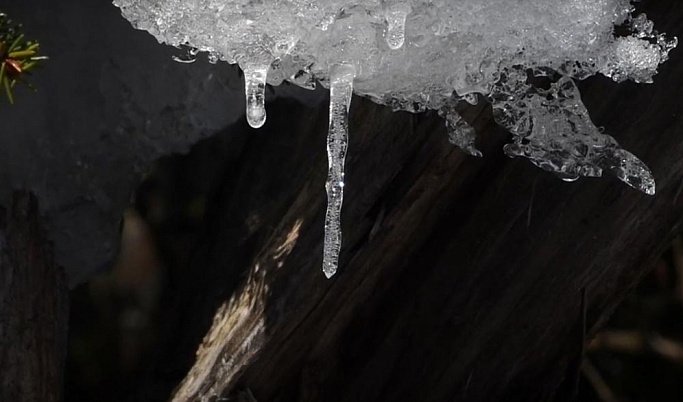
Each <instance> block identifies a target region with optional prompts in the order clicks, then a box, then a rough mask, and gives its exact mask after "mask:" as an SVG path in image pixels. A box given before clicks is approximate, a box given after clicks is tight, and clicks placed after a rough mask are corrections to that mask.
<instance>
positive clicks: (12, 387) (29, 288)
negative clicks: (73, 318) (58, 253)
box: [0, 192, 68, 402]
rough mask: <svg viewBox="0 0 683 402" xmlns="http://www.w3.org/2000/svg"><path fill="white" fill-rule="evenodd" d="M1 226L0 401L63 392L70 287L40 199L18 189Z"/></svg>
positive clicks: (26, 401)
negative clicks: (56, 260)
mask: <svg viewBox="0 0 683 402" xmlns="http://www.w3.org/2000/svg"><path fill="white" fill-rule="evenodd" d="M2 217H3V222H2V227H0V401H16V402H57V401H60V400H61V396H62V381H63V373H64V359H65V354H66V340H67V325H68V288H67V284H66V278H65V275H64V272H63V271H62V269H61V268H60V267H57V266H55V264H54V260H53V253H52V245H51V243H49V242H48V240H47V239H46V237H45V232H44V229H43V226H42V222H41V218H40V213H39V210H38V202H37V200H36V198H35V197H34V196H33V195H30V194H29V193H26V192H17V193H15V194H14V197H13V205H12V209H11V211H10V213H9V216H8V217H5V214H4V213H3V214H2Z"/></svg>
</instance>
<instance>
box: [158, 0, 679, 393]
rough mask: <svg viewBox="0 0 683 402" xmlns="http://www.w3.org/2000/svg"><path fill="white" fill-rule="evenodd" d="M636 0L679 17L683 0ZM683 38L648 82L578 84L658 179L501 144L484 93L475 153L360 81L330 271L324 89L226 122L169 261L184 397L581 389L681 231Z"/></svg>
mask: <svg viewBox="0 0 683 402" xmlns="http://www.w3.org/2000/svg"><path fill="white" fill-rule="evenodd" d="M639 7H640V9H641V10H642V11H645V12H647V13H648V16H649V17H650V18H652V19H653V20H654V21H657V24H658V28H659V29H660V30H661V31H664V32H667V33H669V34H672V35H677V36H679V37H680V36H681V34H682V33H683V24H680V23H679V22H680V21H682V20H683V3H681V2H674V1H671V2H655V1H649V2H643V3H642V4H641V5H640V6H639ZM681 55H682V52H681V51H680V50H675V51H674V52H672V55H671V60H670V61H669V62H668V63H666V64H665V65H663V66H662V67H661V69H660V74H659V75H658V76H656V78H655V83H654V84H651V85H637V84H633V83H623V84H615V83H613V82H611V81H610V80H608V79H606V78H604V77H602V78H600V77H594V78H591V79H588V80H586V81H584V82H581V83H580V84H579V85H580V89H581V93H582V96H583V99H584V103H585V104H586V105H587V107H588V110H589V111H590V112H591V116H592V119H593V121H594V122H595V123H596V124H597V125H599V126H603V127H605V131H606V132H607V133H610V134H611V135H613V136H614V137H615V138H616V139H617V140H618V141H619V142H620V143H621V145H622V146H623V147H624V148H625V149H627V150H629V151H631V152H633V153H634V154H636V155H637V156H638V157H639V158H641V159H642V160H643V161H644V162H645V163H646V164H647V165H648V166H649V167H650V168H651V170H652V172H653V174H654V176H655V178H656V180H657V194H656V195H655V196H653V197H650V196H647V195H645V194H642V193H639V192H637V191H636V190H633V189H631V188H629V187H628V186H626V185H625V184H623V183H621V182H619V181H617V180H616V179H614V178H611V177H605V178H602V179H581V180H579V181H578V182H575V183H565V182H562V181H561V180H559V179H557V178H556V177H554V176H553V175H551V174H549V173H546V172H543V171H540V170H538V169H536V168H535V167H533V166H531V164H530V163H529V162H528V161H526V160H523V159H510V158H508V157H506V156H504V154H503V152H502V146H503V145H504V144H505V143H506V142H508V141H509V137H508V134H506V133H505V132H504V130H503V129H501V128H499V127H498V126H497V125H496V124H495V123H494V122H493V120H492V118H491V110H490V107H488V106H487V105H484V104H483V103H482V104H481V105H479V106H477V107H468V108H464V109H463V113H464V116H465V118H466V120H468V121H470V122H471V123H472V124H473V125H474V127H475V129H476V130H477V132H478V133H479V139H478V147H479V149H481V150H482V151H483V153H484V157H483V158H482V159H477V158H473V157H470V156H466V155H465V154H464V153H462V152H461V151H459V150H458V149H456V148H455V147H453V146H452V145H450V144H449V143H448V141H447V136H446V134H445V130H444V124H443V121H442V120H440V119H439V118H438V117H437V116H436V115H435V113H426V114H420V115H412V114H408V113H392V112H391V111H390V110H389V109H388V108H386V107H383V106H378V105H375V104H373V103H371V102H370V101H368V100H366V99H362V98H357V97H356V98H354V99H353V102H352V106H351V112H350V116H351V118H350V145H349V153H348V157H347V163H346V166H347V169H346V184H347V186H346V188H345V199H344V211H343V214H342V226H343V246H342V252H341V259H340V271H339V272H338V273H337V275H336V276H335V277H333V278H332V279H331V280H327V279H325V277H324V275H323V274H322V272H321V254H322V241H323V226H324V213H325V205H326V197H325V192H324V183H325V177H326V172H327V162H326V156H325V134H326V131H327V120H328V116H327V107H326V105H321V106H320V107H317V108H306V107H304V106H301V105H298V104H295V103H293V102H292V101H282V100H279V101H277V102H275V103H273V104H271V105H269V108H268V113H269V114H268V122H267V123H266V125H265V127H263V128H262V129H260V130H259V131H252V130H250V129H249V128H247V127H246V124H245V123H240V124H237V125H235V126H234V127H231V128H230V130H229V132H230V133H229V139H227V140H226V143H224V144H223V146H224V148H225V149H228V150H229V151H226V152H227V154H230V156H228V159H229V161H228V162H227V164H226V165H225V171H224V173H223V174H224V179H223V182H222V183H221V190H220V191H219V192H218V195H217V196H216V197H215V199H213V200H212V202H211V207H210V208H211V209H210V212H209V214H210V218H211V221H212V224H211V228H210V229H209V231H210V235H207V236H206V237H205V238H202V239H201V241H200V242H198V243H199V245H198V246H197V248H196V250H195V251H194V252H193V254H192V255H191V256H189V257H188V262H187V263H183V264H181V265H182V266H183V268H180V269H175V270H174V273H173V275H175V277H174V278H173V282H174V283H175V284H176V288H177V292H176V294H175V297H176V301H175V305H174V306H175V307H174V310H173V315H174V318H173V320H174V321H172V322H171V323H170V324H169V327H168V330H169V333H170V334H174V335H173V336H172V338H173V339H170V340H167V343H168V344H167V345H166V346H165V347H166V351H167V352H168V353H167V356H171V355H173V357H168V358H167V360H168V361H172V360H173V359H176V361H177V360H178V359H180V360H182V359H183V358H186V359H187V361H188V362H194V363H192V364H193V366H192V368H191V370H190V371H189V373H188V374H187V376H186V377H185V379H184V380H183V381H182V382H181V384H180V385H179V386H178V387H177V388H176V389H175V391H174V396H173V398H172V399H173V400H174V401H197V400H219V397H224V398H231V397H232V396H236V395H238V394H240V395H245V394H248V395H253V398H255V399H256V400H258V401H454V400H463V401H517V400H519V401H534V400H549V399H556V400H563V399H569V398H571V397H572V396H573V394H574V389H575V386H576V383H577V381H578V377H579V373H580V367H581V357H582V353H583V348H584V344H585V342H586V341H587V340H589V339H590V337H591V336H592V335H593V334H595V332H596V331H597V330H598V329H599V328H600V326H601V324H602V323H604V321H605V320H606V319H607V318H608V317H609V315H610V313H611V311H612V310H613V309H614V308H615V306H616V305H617V304H618V303H619V301H620V300H621V299H622V298H623V296H624V295H625V293H626V292H628V290H629V289H631V288H632V287H633V285H634V284H635V283H637V281H638V280H639V278H641V277H642V275H643V274H644V273H645V272H647V270H648V269H650V268H651V266H652V264H653V262H654V261H655V259H656V258H657V257H658V256H660V255H661V253H662V252H663V250H664V249H665V247H666V246H667V245H668V244H669V242H670V240H671V239H672V237H673V235H674V234H676V233H678V232H680V225H681V218H682V217H683V197H681V190H682V188H683V158H681V155H683V134H682V133H683V118H682V117H681V102H682V101H683V75H681V74H680V72H681V71H683V65H682V62H683V57H681ZM193 331H194V332H193ZM202 336H203V340H202ZM200 341H201V346H200V347H199V349H198V350H197V351H196V356H194V355H191V354H188V353H187V351H188V350H190V349H191V348H193V347H194V345H196V344H197V343H199V342H200ZM183 351H185V352H183ZM183 353H185V355H183ZM183 356H185V357H183ZM171 366H173V365H171ZM250 398H251V396H250Z"/></svg>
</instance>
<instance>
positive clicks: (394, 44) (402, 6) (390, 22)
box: [384, 0, 411, 50]
mask: <svg viewBox="0 0 683 402" xmlns="http://www.w3.org/2000/svg"><path fill="white" fill-rule="evenodd" d="M385 7H386V9H385V12H384V17H385V18H386V20H387V33H386V38H385V39H386V41H387V45H388V46H389V48H390V49H393V50H396V49H400V48H401V47H402V46H403V42H405V37H406V18H407V17H408V14H410V11H411V10H410V5H408V4H407V3H405V2H404V1H401V0H398V1H397V0H393V1H392V2H391V3H389V4H388V5H386V6H385Z"/></svg>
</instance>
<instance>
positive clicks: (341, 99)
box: [323, 64, 356, 278]
mask: <svg viewBox="0 0 683 402" xmlns="http://www.w3.org/2000/svg"><path fill="white" fill-rule="evenodd" d="M355 75H356V69H355V68H354V67H353V66H352V65H350V64H335V65H333V66H332V67H331V69H330V123H329V124H330V125H329V132H328V134H327V160H328V173H327V183H326V184H325V189H326V190H327V213H326V214H325V242H324V246H323V247H324V249H323V272H324V273H325V276H326V277H327V278H331V277H332V276H333V275H334V274H335V273H336V272H337V265H338V263H339V251H340V250H341V242H342V234H341V221H340V217H341V208H342V200H343V198H344V160H345V158H346V148H347V145H348V136H349V133H348V132H349V119H348V118H349V107H350V106H351V95H353V79H354V77H355Z"/></svg>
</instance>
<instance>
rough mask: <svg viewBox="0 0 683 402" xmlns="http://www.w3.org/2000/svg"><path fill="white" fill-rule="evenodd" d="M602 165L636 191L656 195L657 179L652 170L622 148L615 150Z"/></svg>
mask: <svg viewBox="0 0 683 402" xmlns="http://www.w3.org/2000/svg"><path fill="white" fill-rule="evenodd" d="M600 165H601V166H602V167H603V168H604V169H605V170H609V171H610V172H612V174H614V175H615V176H617V177H618V178H619V180H621V181H623V182H624V183H626V184H628V185H629V186H631V187H633V188H635V189H636V190H640V191H642V192H644V193H645V194H647V195H654V194H655V179H654V178H653V177H652V173H651V172H650V169H648V167H647V166H645V164H644V163H643V162H642V161H641V160H640V159H638V158H637V157H636V156H635V155H633V154H632V153H630V152H628V151H626V150H624V149H621V148H617V149H614V151H613V152H612V154H611V155H610V156H609V157H606V158H604V159H603V160H602V161H601V163H600Z"/></svg>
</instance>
